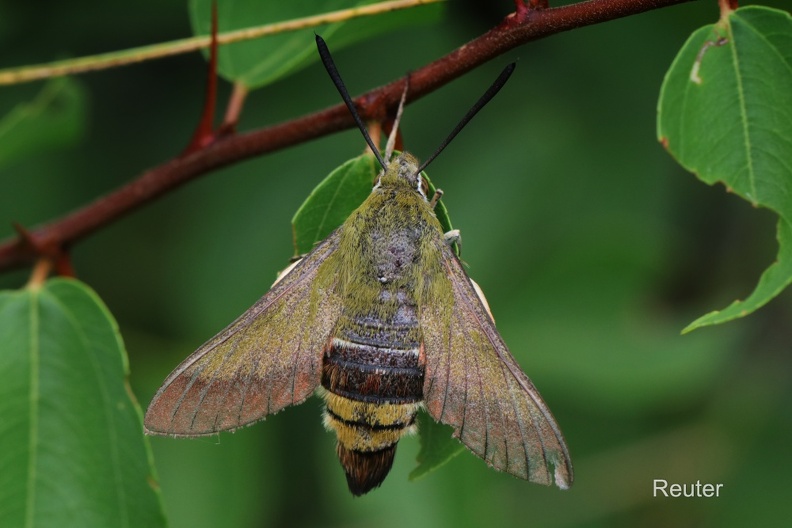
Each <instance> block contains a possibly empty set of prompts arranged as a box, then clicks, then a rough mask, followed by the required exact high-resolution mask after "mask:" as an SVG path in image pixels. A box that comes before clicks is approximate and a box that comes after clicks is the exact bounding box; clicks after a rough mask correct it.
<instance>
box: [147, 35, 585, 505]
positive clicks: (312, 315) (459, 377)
mask: <svg viewBox="0 0 792 528" xmlns="http://www.w3.org/2000/svg"><path fill="white" fill-rule="evenodd" d="M316 39H317V46H318V48H319V53H320V55H321V57H322V61H323V63H324V65H325V68H326V69H327V71H328V73H329V74H330V77H331V78H332V79H333V82H334V84H335V85H336V88H337V89H338V90H339V93H341V96H342V98H343V99H344V101H345V102H346V104H347V106H348V108H349V110H350V112H351V113H352V115H353V117H354V118H355V121H356V122H357V123H358V127H359V128H360V130H361V132H362V133H363V135H364V138H365V139H366V141H367V142H368V144H369V146H370V147H371V150H372V151H373V152H374V155H375V156H376V157H377V159H378V160H379V162H380V164H381V166H382V171H381V172H380V173H379V175H378V177H377V179H376V183H375V185H374V188H373V190H372V192H371V194H370V195H369V197H368V198H367V199H366V200H365V202H364V203H363V204H362V205H361V206H360V207H359V208H358V209H357V210H355V211H354V212H353V213H352V214H351V216H350V217H349V218H348V219H347V220H346V221H345V222H344V223H343V225H341V227H339V228H338V229H336V230H335V231H334V232H333V233H332V234H330V235H329V236H328V237H327V238H326V239H325V240H323V241H322V242H320V243H319V244H318V245H316V247H315V248H314V249H313V250H312V251H311V252H310V253H309V254H308V255H307V256H305V257H304V258H302V259H301V260H300V261H298V262H297V263H296V265H294V266H293V268H291V269H289V270H287V271H286V272H284V273H283V274H282V275H281V277H280V279H279V280H278V281H277V282H276V284H274V285H273V287H272V289H271V290H270V291H269V292H268V293H267V294H265V295H264V296H263V297H262V298H261V299H260V300H259V301H258V302H256V304H254V305H253V306H252V307H251V308H250V309H248V310H247V311H246V312H245V313H243V314H242V315H241V316H240V317H239V318H238V319H237V320H236V321H234V322H233V323H231V324H230V325H229V326H228V327H227V328H226V329H225V330H223V331H222V332H220V333H219V334H218V335H216V336H215V337H213V338H212V339H210V340H209V341H208V342H207V343H206V344H204V345H203V346H201V347H200V348H199V349H198V350H197V351H196V352H194V353H193V354H192V355H190V356H189V357H188V358H187V359H185V360H184V361H183V362H182V363H181V364H180V365H179V366H178V367H177V368H176V370H174V371H173V372H172V373H171V374H170V376H168V378H167V379H166V380H165V382H164V384H163V385H162V387H161V388H160V389H159V391H157V393H156V395H155V396H154V399H153V400H152V402H151V404H150V405H149V408H148V411H147V412H146V417H145V427H146V432H147V433H150V434H162V435H171V436H187V437H190V436H201V435H211V434H215V433H218V432H219V431H226V430H234V429H236V428H239V427H241V426H244V425H248V424H251V423H253V422H256V421H259V420H262V419H264V418H265V417H266V416H268V415H271V414H274V413H276V412H278V411H280V410H281V409H283V408H285V407H288V406H289V405H294V404H298V403H301V402H303V401H305V400H306V399H307V398H308V397H309V396H311V394H313V393H314V392H316V391H318V392H319V395H320V396H321V397H322V398H323V399H324V401H325V410H324V423H325V425H326V427H327V428H328V429H330V430H332V431H334V432H335V433H336V435H337V439H338V442H337V448H336V451H337V455H338V458H339V460H340V462H341V465H342V467H343V469H344V472H345V473H346V478H347V484H348V486H349V489H350V491H351V492H352V493H353V494H354V495H362V494H364V493H367V492H368V491H370V490H371V489H373V488H375V487H378V486H379V485H380V484H381V483H382V482H383V480H384V479H385V477H386V476H387V474H388V472H389V471H390V469H391V466H392V464H393V459H394V455H395V452H396V445H397V443H398V442H399V440H400V439H401V438H402V437H403V436H404V435H405V434H408V433H410V432H413V431H414V430H415V427H416V426H415V419H416V414H417V413H418V412H419V410H420V409H421V408H422V407H423V408H424V409H425V410H426V412H428V413H429V415H430V416H431V417H432V418H434V419H435V420H437V421H438V422H441V423H444V424H448V425H450V426H452V427H453V429H454V436H455V437H457V438H458V439H459V440H460V441H461V442H462V443H463V444H464V445H465V446H467V448H468V449H470V450H471V451H472V452H473V453H474V454H476V455H478V456H479V457H481V458H483V459H484V460H485V461H486V462H487V464H489V465H490V466H492V467H494V468H495V469H498V470H501V471H505V472H507V473H510V474H512V475H515V476H517V477H520V478H523V479H528V480H530V481H533V482H537V483H541V484H551V483H553V482H555V484H556V485H557V486H558V487H560V488H562V489H566V488H568V487H569V486H570V485H571V483H572V478H573V472H572V465H571V462H570V458H569V452H568V450H567V446H566V444H565V442H564V438H563V436H562V434H561V430H560V429H559V427H558V425H557V423H556V421H555V419H554V418H553V416H552V414H551V413H550V410H549V409H548V408H547V405H545V403H544V401H543V400H542V398H541V396H540V395H539V393H538V391H537V390H536V388H535V387H534V385H533V384H532V383H531V381H530V380H529V379H528V377H527V376H526V375H525V374H524V373H523V372H522V370H521V369H520V367H519V365H518V364H517V362H516V361H515V360H514V358H513V357H512V355H511V354H510V353H509V350H508V348H507V347H506V344H505V343H504V341H503V339H502V338H501V336H500V334H499V333H498V331H497V330H496V328H495V324H494V322H493V319H492V317H491V315H490V313H489V309H488V307H487V304H486V301H485V300H484V298H483V295H480V294H479V293H478V291H479V290H478V289H477V287H476V286H475V285H474V284H475V283H473V282H472V281H471V279H470V278H469V277H468V276H467V274H466V272H465V270H464V268H463V266H462V263H461V262H460V260H459V258H458V257H457V255H456V253H455V252H454V251H453V249H452V248H451V243H452V242H453V241H454V240H455V239H456V238H457V237H456V236H454V234H453V233H451V234H447V233H444V232H443V229H442V227H441V225H440V223H439V221H438V220H437V217H436V215H435V212H434V207H435V205H436V203H437V200H438V199H439V192H438V193H437V194H435V195H433V196H428V195H427V194H428V192H427V190H428V185H427V182H426V180H425V179H424V177H423V176H422V175H421V172H422V170H423V169H424V168H425V167H426V165H427V164H428V163H429V162H430V161H431V160H432V159H434V157H435V156H437V154H439V152H440V151H441V150H442V149H443V148H444V147H445V145H447V144H448V143H449V142H450V141H451V139H453V137H454V136H455V135H456V134H457V133H458V132H459V131H460V130H461V129H462V127H464V126H465V124H467V122H468V121H469V120H470V119H471V118H472V117H473V115H475V114H476V112H478V111H479V110H480V109H481V108H482V107H483V106H484V105H485V104H487V102H489V100H490V99H491V98H492V97H493V96H494V95H495V94H496V93H497V92H498V90H500V88H501V87H502V86H503V84H504V83H505V82H506V80H507V79H508V77H509V75H510V74H511V71H512V70H513V68H514V65H513V64H512V65H510V66H509V67H507V68H506V69H505V70H504V72H503V73H502V74H501V75H500V77H499V78H498V80H496V81H495V83H494V84H493V85H492V86H491V87H490V88H489V90H487V92H486V93H485V94H484V95H483V96H482V97H481V99H479V101H478V102H477V103H476V105H474V107H473V108H471V110H470V111H468V113H467V115H466V116H465V117H464V118H463V120H462V121H461V122H460V124H459V125H457V127H456V128H455V129H454V131H453V132H452V133H451V135H450V136H449V137H448V139H446V141H445V142H444V143H443V144H442V145H441V147H440V148H438V149H437V151H436V152H435V153H434V154H433V155H432V156H431V157H430V158H429V159H428V160H427V161H426V162H424V164H423V165H419V164H418V161H417V160H416V158H414V157H413V156H412V155H410V154H409V153H402V154H399V155H398V156H397V157H395V158H394V159H391V157H392V153H393V145H394V141H395V130H396V127H397V124H396V125H394V132H393V133H391V135H390V137H389V138H388V142H387V147H386V152H385V157H384V158H383V157H382V156H381V155H380V152H379V149H378V148H377V147H376V145H375V144H374V142H373V141H372V139H371V138H370V137H369V134H368V132H367V131H366V128H365V126H364V125H363V122H362V120H361V118H360V116H359V114H358V112H357V110H356V108H355V105H354V103H353V102H352V100H351V98H350V96H349V94H348V92H347V90H346V88H345V86H344V83H343V81H342V80H341V77H340V75H339V74H338V70H337V69H336V67H335V64H334V62H333V59H332V57H331V56H330V52H329V50H328V49H327V46H326V45H325V43H324V41H323V40H322V39H321V37H318V36H317V37H316ZM405 96H406V90H405V92H404V94H403V95H402V102H401V104H400V106H399V112H398V114H397V123H398V119H399V117H400V114H401V109H402V108H403V105H404V101H405Z"/></svg>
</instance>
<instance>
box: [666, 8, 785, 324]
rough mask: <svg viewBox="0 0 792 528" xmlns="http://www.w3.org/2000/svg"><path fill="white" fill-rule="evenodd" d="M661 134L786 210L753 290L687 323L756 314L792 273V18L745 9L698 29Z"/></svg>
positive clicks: (717, 175) (711, 175)
mask: <svg viewBox="0 0 792 528" xmlns="http://www.w3.org/2000/svg"><path fill="white" fill-rule="evenodd" d="M658 136H659V138H660V141H661V142H662V143H663V144H664V145H665V146H666V148H667V149H668V151H669V152H670V153H671V155H672V156H674V158H676V160H677V161H678V162H679V163H680V164H681V165H682V166H684V167H685V168H686V169H688V170H690V171H691V172H693V173H695V174H696V176H698V178H700V179H701V180H703V181H704V182H706V183H708V184H713V183H715V182H722V183H723V184H724V185H726V187H727V188H728V189H730V190H731V191H733V192H735V193H736V194H738V195H739V196H741V197H743V198H744V199H746V200H748V201H749V202H751V203H752V204H753V205H756V206H762V207H767V208H768V209H771V210H772V211H774V212H775V213H777V214H778V216H779V223H778V242H779V253H778V259H777V261H776V263H774V264H773V265H771V266H770V267H769V268H768V269H767V270H766V271H765V272H764V274H763V275H762V277H761V279H760V281H759V283H758V285H757V286H756V288H755V289H754V291H753V293H751V295H750V296H749V297H748V298H747V299H745V300H744V301H735V302H734V303H732V304H731V305H730V306H728V307H727V308H725V309H724V310H721V311H715V312H711V313H709V314H706V315H704V316H703V317H700V318H699V319H697V320H696V321H694V322H693V323H691V324H690V325H689V326H688V327H687V328H686V329H685V331H689V330H693V329H695V328H698V327H701V326H706V325H711V324H717V323H723V322H726V321H729V320H732V319H735V318H738V317H742V316H744V315H747V314H749V313H751V312H753V311H754V310H756V309H757V308H759V307H761V306H762V305H764V304H765V303H767V302H768V301H769V300H771V299H772V298H773V297H775V296H776V295H778V294H779V293H780V292H781V291H782V290H783V289H784V288H786V287H787V286H788V285H789V283H790V282H792V17H790V15H789V13H785V12H783V11H779V10H774V9H769V8H765V7H758V6H751V7H745V8H740V9H738V10H736V11H733V12H731V13H730V14H728V16H726V17H724V18H723V19H722V20H721V21H720V22H719V23H718V24H714V25H711V26H706V27H703V28H701V29H699V30H698V31H696V32H695V33H694V34H693V35H692V36H691V37H690V39H689V40H688V41H687V43H686V44H685V46H684V47H683V48H682V50H681V51H680V52H679V55H678V56H677V58H676V59H675V60H674V63H673V64H672V66H671V69H670V70H669V72H668V73H667V74H666V78H665V81H664V83H663V87H662V90H661V94H660V102H659V106H658Z"/></svg>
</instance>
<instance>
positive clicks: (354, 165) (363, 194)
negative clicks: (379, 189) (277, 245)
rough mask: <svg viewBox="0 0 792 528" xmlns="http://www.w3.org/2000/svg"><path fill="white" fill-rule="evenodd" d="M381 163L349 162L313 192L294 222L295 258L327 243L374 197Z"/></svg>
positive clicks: (367, 159)
mask: <svg viewBox="0 0 792 528" xmlns="http://www.w3.org/2000/svg"><path fill="white" fill-rule="evenodd" d="M378 167H379V165H378V164H377V160H376V159H375V158H374V155H373V154H363V155H361V156H358V157H357V158H352V159H351V160H349V161H347V162H345V163H344V164H343V165H341V166H340V167H338V168H337V169H335V170H334V171H333V172H331V173H330V174H329V175H328V176H327V177H326V178H325V179H324V180H322V182H321V183H319V185H317V186H316V188H314V190H313V191H311V194H310V195H309V196H308V198H306V200H305V202H303V204H302V205H301V206H300V208H299V209H298V210H297V212H296V213H295V214H294V218H292V233H293V236H294V252H295V256H299V255H304V254H305V253H308V252H309V251H311V249H313V246H314V244H315V243H317V242H319V241H321V240H324V239H325V238H326V237H327V235H329V234H330V233H332V232H333V231H334V230H335V229H336V228H337V227H338V226H340V225H341V224H343V223H344V220H346V219H347V217H348V216H349V215H350V214H352V211H354V210H355V209H357V208H358V206H360V204H362V203H363V201H364V200H365V199H366V198H367V197H368V195H369V194H371V186H372V184H373V182H374V178H376V177H377V168H378Z"/></svg>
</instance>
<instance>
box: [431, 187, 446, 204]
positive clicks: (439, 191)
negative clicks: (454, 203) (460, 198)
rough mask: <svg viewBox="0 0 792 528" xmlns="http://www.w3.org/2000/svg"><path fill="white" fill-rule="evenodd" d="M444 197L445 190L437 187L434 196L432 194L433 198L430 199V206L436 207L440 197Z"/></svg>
mask: <svg viewBox="0 0 792 528" xmlns="http://www.w3.org/2000/svg"><path fill="white" fill-rule="evenodd" d="M442 197H443V190H442V189H435V193H434V196H432V199H431V200H429V207H431V208H432V209H434V208H435V206H436V205H437V202H439V201H440V198H442Z"/></svg>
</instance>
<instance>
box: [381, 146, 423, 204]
mask: <svg viewBox="0 0 792 528" xmlns="http://www.w3.org/2000/svg"><path fill="white" fill-rule="evenodd" d="M380 188H399V189H405V188H409V189H410V190H412V191H415V192H417V193H418V194H420V195H421V196H422V197H423V199H424V200H427V201H428V200H429V198H427V194H428V193H429V183H428V182H427V181H426V178H424V177H423V176H421V172H420V167H419V164H418V160H417V159H416V158H415V156H413V155H412V154H410V153H409V152H402V153H401V154H399V155H398V156H396V157H395V158H393V159H392V160H391V161H390V163H388V166H387V167H386V168H385V169H383V170H382V172H380V174H379V176H378V177H377V183H376V184H375V185H374V189H375V190H376V189H380Z"/></svg>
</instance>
